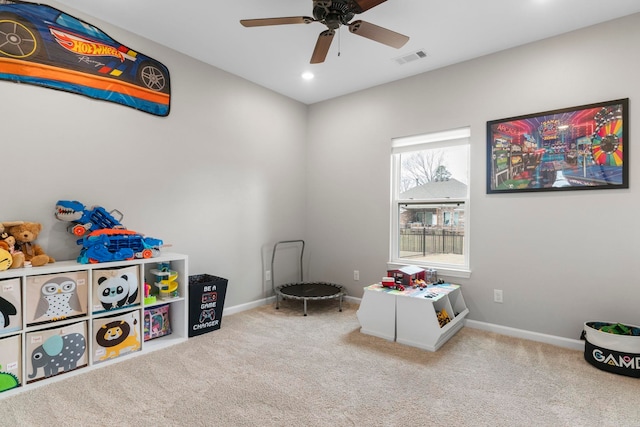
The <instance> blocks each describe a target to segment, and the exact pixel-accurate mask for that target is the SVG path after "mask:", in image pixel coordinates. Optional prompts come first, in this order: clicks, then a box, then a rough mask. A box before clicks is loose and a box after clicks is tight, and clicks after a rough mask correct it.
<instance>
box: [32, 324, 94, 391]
mask: <svg viewBox="0 0 640 427" xmlns="http://www.w3.org/2000/svg"><path fill="white" fill-rule="evenodd" d="M25 359H26V364H27V366H26V368H27V370H26V372H27V384H29V383H32V382H34V381H37V380H39V379H42V378H49V377H52V376H54V375H58V374H63V373H65V372H69V371H72V370H74V369H77V368H82V367H85V366H87V322H85V321H83V322H77V323H71V324H68V325H64V326H59V327H55V328H48V329H42V330H38V331H32V332H27V334H26V354H25Z"/></svg>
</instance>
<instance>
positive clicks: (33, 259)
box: [6, 222, 56, 267]
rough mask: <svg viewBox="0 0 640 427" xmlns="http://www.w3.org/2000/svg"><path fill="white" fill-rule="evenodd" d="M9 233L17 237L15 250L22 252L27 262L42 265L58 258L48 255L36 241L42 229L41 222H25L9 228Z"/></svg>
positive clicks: (37, 265)
mask: <svg viewBox="0 0 640 427" xmlns="http://www.w3.org/2000/svg"><path fill="white" fill-rule="evenodd" d="M6 231H7V234H8V235H9V236H13V237H14V238H15V250H17V251H20V252H22V254H23V255H24V261H25V264H26V263H27V262H28V263H30V264H31V265H32V266H33V267H40V266H43V265H46V264H49V263H53V262H55V261H56V260H55V259H53V258H52V257H50V256H49V255H47V254H46V253H45V251H44V249H42V247H41V246H40V245H39V244H37V243H36V242H35V240H36V239H37V238H38V235H39V234H40V232H41V231H42V224H40V223H39V222H23V223H22V224H18V225H13V226H11V227H9V228H7V230H6Z"/></svg>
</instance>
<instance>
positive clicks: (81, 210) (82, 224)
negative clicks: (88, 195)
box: [55, 200, 125, 236]
mask: <svg viewBox="0 0 640 427" xmlns="http://www.w3.org/2000/svg"><path fill="white" fill-rule="evenodd" d="M55 215H56V218H57V219H59V220H60V221H67V222H71V223H72V224H71V225H70V226H69V232H70V233H72V234H74V235H76V236H83V235H84V234H85V233H87V232H91V231H95V230H100V229H103V228H120V229H124V228H125V227H124V226H123V225H122V224H121V223H120V221H122V218H123V217H124V215H122V213H121V212H120V211H118V210H115V209H114V210H112V211H111V212H107V210H106V209H105V208H103V207H102V206H93V207H91V208H90V209H87V208H86V206H85V205H83V204H82V203H80V202H78V201H75V200H58V203H56V212H55ZM114 215H116V216H118V219H116V218H115V216H114Z"/></svg>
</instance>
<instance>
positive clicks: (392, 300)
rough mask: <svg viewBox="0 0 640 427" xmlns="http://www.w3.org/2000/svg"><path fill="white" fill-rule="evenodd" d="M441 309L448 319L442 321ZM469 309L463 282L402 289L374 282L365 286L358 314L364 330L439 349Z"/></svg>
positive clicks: (394, 339) (418, 345) (414, 345)
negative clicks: (464, 294) (463, 295)
mask: <svg viewBox="0 0 640 427" xmlns="http://www.w3.org/2000/svg"><path fill="white" fill-rule="evenodd" d="M439 313H440V314H441V316H442V315H444V313H446V315H447V317H448V319H449V320H448V321H447V322H446V323H444V322H442V324H441V321H440V320H439V318H438V314H439ZM468 313H469V309H468V308H467V305H466V304H465V302H464V298H463V297H462V290H461V288H460V285H456V284H452V283H444V284H439V285H430V286H428V287H426V288H423V289H420V288H415V289H414V288H408V289H406V290H404V291H400V290H396V289H391V288H387V287H383V286H382V285H381V284H373V285H370V286H367V287H365V288H364V295H363V296H362V301H361V303H360V308H359V309H358V313H357V316H358V321H359V322H360V326H361V329H360V331H361V332H362V333H364V334H368V335H373V336H377V337H380V338H384V339H387V340H389V341H397V342H399V343H401V344H406V345H410V346H413V347H418V348H422V349H425V350H429V351H436V350H437V349H438V348H440V347H441V346H442V345H443V344H444V343H445V342H447V340H448V339H449V338H451V337H452V336H453V335H454V334H455V333H456V332H458V331H459V330H460V328H462V326H463V324H464V323H463V321H464V318H465V317H466V316H467V314H468Z"/></svg>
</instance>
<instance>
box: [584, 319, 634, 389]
mask: <svg viewBox="0 0 640 427" xmlns="http://www.w3.org/2000/svg"><path fill="white" fill-rule="evenodd" d="M612 328H618V329H619V332H622V333H624V334H622V335H621V334H617V333H612V332H606V330H608V329H612ZM583 337H584V339H585V346H584V358H585V360H586V361H587V362H589V363H590V364H591V365H593V366H595V367H596V368H598V369H602V370H603V371H607V372H613V373H615V374H620V375H626V376H629V377H635V378H640V326H635V325H622V324H619V323H618V324H616V323H607V322H586V323H585V324H584V333H583Z"/></svg>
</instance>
